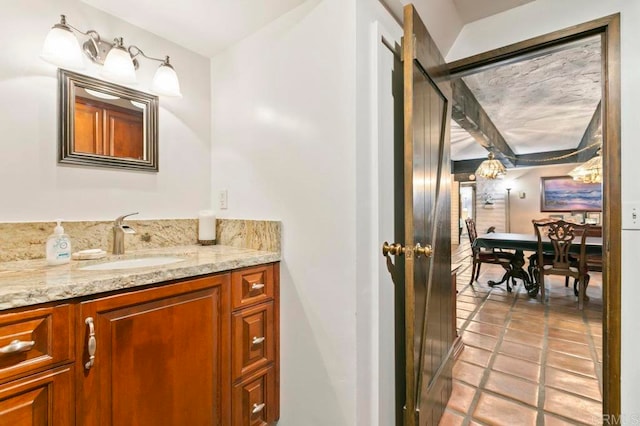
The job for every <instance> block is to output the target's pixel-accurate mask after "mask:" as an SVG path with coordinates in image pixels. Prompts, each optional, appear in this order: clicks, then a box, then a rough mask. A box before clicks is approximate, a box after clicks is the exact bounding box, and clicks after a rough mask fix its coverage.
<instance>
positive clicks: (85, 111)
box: [73, 97, 107, 155]
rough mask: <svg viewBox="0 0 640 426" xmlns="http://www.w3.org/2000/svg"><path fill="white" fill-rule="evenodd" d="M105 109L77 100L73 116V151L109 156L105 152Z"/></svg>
mask: <svg viewBox="0 0 640 426" xmlns="http://www.w3.org/2000/svg"><path fill="white" fill-rule="evenodd" d="M102 115H103V109H102V108H100V107H97V106H95V105H92V104H91V103H87V102H85V99H84V98H80V97H79V98H77V99H76V104H75V113H74V116H73V151H74V152H82V153H87V154H101V155H104V154H107V153H106V152H105V151H104V127H103V126H104V119H103V118H102Z"/></svg>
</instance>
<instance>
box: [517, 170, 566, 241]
mask: <svg viewBox="0 0 640 426" xmlns="http://www.w3.org/2000/svg"><path fill="white" fill-rule="evenodd" d="M575 166H576V164H573V163H572V164H558V165H550V166H541V167H523V168H519V169H510V170H509V172H508V174H507V178H506V180H505V182H506V183H505V185H508V186H510V187H511V197H510V200H511V203H510V215H509V216H510V220H511V232H516V233H520V234H531V233H533V226H532V225H531V220H532V219H540V218H542V217H547V216H549V213H548V212H542V211H541V210H540V178H541V177H547V176H566V175H567V173H569V171H570V170H571V169H573V168H574V167H575ZM523 193H524V197H523V198H521V196H522V194H523ZM505 194H506V190H505ZM568 213H569V212H567V213H566V214H568ZM560 214H564V213H560Z"/></svg>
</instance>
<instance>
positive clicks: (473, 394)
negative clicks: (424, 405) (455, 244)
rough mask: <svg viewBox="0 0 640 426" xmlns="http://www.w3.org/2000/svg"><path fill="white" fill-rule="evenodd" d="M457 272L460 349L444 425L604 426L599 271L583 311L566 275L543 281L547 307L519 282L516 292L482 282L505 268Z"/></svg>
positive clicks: (594, 278)
mask: <svg viewBox="0 0 640 426" xmlns="http://www.w3.org/2000/svg"><path fill="white" fill-rule="evenodd" d="M455 261H458V262H461V263H462V266H461V267H460V269H459V271H458V292H459V294H458V301H457V305H458V310H457V322H458V329H459V331H460V334H461V335H462V339H463V342H464V344H465V349H464V350H463V351H462V353H461V354H460V357H459V358H458V359H457V360H456V362H455V364H454V367H453V394H452V396H451V399H450V401H449V405H448V406H447V409H446V412H445V415H444V417H443V418H442V420H441V422H440V424H441V425H508V426H515V425H524V426H526V425H583V424H602V420H601V419H602V415H601V413H602V392H601V388H602V386H601V383H602V292H601V281H602V280H601V274H600V273H591V282H590V284H589V288H588V291H587V295H588V296H589V298H590V300H589V301H588V302H587V303H586V305H585V309H584V311H582V312H581V311H579V310H578V308H577V298H576V297H575V296H573V288H571V287H570V288H565V286H564V278H563V277H547V289H548V290H547V298H548V300H547V301H546V303H544V304H543V303H540V295H538V297H537V299H532V298H530V297H529V296H528V295H527V293H526V291H525V290H524V286H523V285H522V282H521V281H518V284H517V285H516V287H515V288H514V291H513V293H507V291H506V289H505V288H504V285H503V286H500V287H494V288H490V287H489V286H488V285H487V281H488V280H490V279H497V278H500V277H501V276H502V272H503V270H502V268H500V267H499V266H494V265H482V273H481V275H480V278H479V279H478V282H477V283H474V285H473V287H472V286H469V285H468V283H469V280H470V276H471V268H470V267H468V263H467V262H466V261H465V260H464V259H463V258H461V257H458V259H456V256H455V255H454V262H455Z"/></svg>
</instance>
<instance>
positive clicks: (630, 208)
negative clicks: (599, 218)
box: [622, 203, 640, 229]
mask: <svg viewBox="0 0 640 426" xmlns="http://www.w3.org/2000/svg"><path fill="white" fill-rule="evenodd" d="M622 229H640V203H624V204H623V205H622Z"/></svg>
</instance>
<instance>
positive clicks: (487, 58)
mask: <svg viewBox="0 0 640 426" xmlns="http://www.w3.org/2000/svg"><path fill="white" fill-rule="evenodd" d="M616 19H617V20H618V22H619V21H620V14H615V15H609V16H605V17H603V18H599V19H596V20H593V21H589V22H585V23H582V24H578V25H574V26H572V27H569V28H565V29H562V30H558V31H554V32H552V33H549V34H544V35H541V36H538V37H533V38H530V39H528V40H524V41H520V42H518V43H513V44H510V45H508V46H504V47H500V48H498V49H494V50H490V51H488V52H484V53H479V54H477V55H474V56H470V57H468V58H464V59H460V60H457V61H454V62H451V63H449V73H450V74H451V77H452V78H456V77H461V76H462V74H466V73H467V72H468V71H470V70H473V72H479V71H481V70H482V69H484V68H486V67H489V66H492V65H494V64H496V63H498V62H505V61H513V60H522V59H523V57H524V56H527V55H531V54H533V55H537V54H539V53H540V51H541V50H544V49H547V48H555V47H557V46H559V45H562V44H565V43H569V42H571V41H574V40H576V39H581V38H584V37H588V36H590V35H595V34H603V33H605V32H606V31H607V27H608V26H609V25H610V24H611V23H612V22H613V21H614V20H616ZM619 27H620V24H619V23H618V41H619V39H620V37H619V34H620V31H619ZM619 45H620V43H618V46H619ZM618 50H619V48H618Z"/></svg>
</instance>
